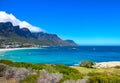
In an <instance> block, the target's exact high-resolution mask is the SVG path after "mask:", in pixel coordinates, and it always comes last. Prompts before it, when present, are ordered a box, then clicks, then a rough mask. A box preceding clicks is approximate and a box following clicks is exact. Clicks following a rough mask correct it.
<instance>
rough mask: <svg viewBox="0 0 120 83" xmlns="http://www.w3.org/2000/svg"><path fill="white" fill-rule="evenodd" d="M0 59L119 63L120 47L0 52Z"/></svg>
mask: <svg viewBox="0 0 120 83" xmlns="http://www.w3.org/2000/svg"><path fill="white" fill-rule="evenodd" d="M0 59H2V60H3V59H4V60H12V61H14V62H29V63H34V64H36V63H44V64H65V65H69V66H72V65H78V64H79V63H80V62H81V61H83V60H91V61H94V62H107V61H120V46H78V47H42V48H37V49H34V48H33V49H22V50H11V51H6V52H0Z"/></svg>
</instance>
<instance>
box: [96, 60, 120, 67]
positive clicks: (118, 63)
mask: <svg viewBox="0 0 120 83" xmlns="http://www.w3.org/2000/svg"><path fill="white" fill-rule="evenodd" d="M116 66H120V61H110V62H100V63H96V64H95V65H94V67H96V68H112V67H116Z"/></svg>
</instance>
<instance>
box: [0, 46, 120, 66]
mask: <svg viewBox="0 0 120 83" xmlns="http://www.w3.org/2000/svg"><path fill="white" fill-rule="evenodd" d="M40 48H41V47H24V48H0V52H6V51H14V50H24V49H40ZM78 65H79V64H75V65H73V66H78ZM116 66H120V61H107V62H95V65H94V66H93V67H94V68H112V67H116Z"/></svg>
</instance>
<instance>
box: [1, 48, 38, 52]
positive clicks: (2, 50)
mask: <svg viewBox="0 0 120 83" xmlns="http://www.w3.org/2000/svg"><path fill="white" fill-rule="evenodd" d="M24 49H38V47H29V48H3V49H2V48H0V52H6V51H12V50H24Z"/></svg>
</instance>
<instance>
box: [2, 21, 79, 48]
mask: <svg viewBox="0 0 120 83" xmlns="http://www.w3.org/2000/svg"><path fill="white" fill-rule="evenodd" d="M3 42H6V43H8V42H9V43H10V42H19V43H29V44H33V45H46V46H77V44H76V43H75V42H70V41H64V40H62V39H61V38H59V37H58V36H57V35H56V34H49V33H44V32H36V33H35V32H34V33H32V32H31V31H30V30H29V29H28V28H26V27H24V28H20V26H13V24H12V23H11V22H0V43H1V44H2V43H3Z"/></svg>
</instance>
